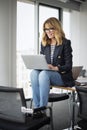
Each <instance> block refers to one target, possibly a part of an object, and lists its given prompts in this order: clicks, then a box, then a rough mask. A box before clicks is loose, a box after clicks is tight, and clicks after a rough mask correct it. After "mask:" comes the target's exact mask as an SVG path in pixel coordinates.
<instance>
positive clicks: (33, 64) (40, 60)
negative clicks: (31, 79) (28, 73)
mask: <svg viewBox="0 0 87 130" xmlns="http://www.w3.org/2000/svg"><path fill="white" fill-rule="evenodd" d="M22 59H23V61H24V64H25V66H26V67H27V69H38V70H49V68H48V65H47V62H46V59H45V55H22Z"/></svg>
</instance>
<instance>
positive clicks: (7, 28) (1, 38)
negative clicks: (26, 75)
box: [0, 0, 16, 85]
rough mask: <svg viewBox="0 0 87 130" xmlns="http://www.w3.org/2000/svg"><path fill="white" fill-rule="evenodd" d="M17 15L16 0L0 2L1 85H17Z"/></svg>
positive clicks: (2, 0) (0, 0) (1, 0)
mask: <svg viewBox="0 0 87 130" xmlns="http://www.w3.org/2000/svg"><path fill="white" fill-rule="evenodd" d="M15 14H16V0H0V85H15V59H16V58H15V53H14V52H15V43H16V15H15ZM13 16H14V17H13ZM13 48H14V49H13Z"/></svg>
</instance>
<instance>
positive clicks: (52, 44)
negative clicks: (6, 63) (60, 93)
mask: <svg viewBox="0 0 87 130" xmlns="http://www.w3.org/2000/svg"><path fill="white" fill-rule="evenodd" d="M40 53H41V54H44V55H45V56H46V61H47V63H48V67H49V68H50V69H51V70H50V71H49V70H33V71H32V72H31V85H32V91H33V101H34V107H35V108H38V107H42V106H47V103H48V95H49V91H50V85H58V86H69V87H70V86H71V87H72V86H73V85H74V80H73V77H72V48H71V42H70V40H68V39H66V38H65V34H64V31H63V29H62V27H61V24H60V22H59V21H58V19H56V18H54V17H51V18H49V19H47V20H46V21H45V22H44V24H43V35H42V42H41V52H40Z"/></svg>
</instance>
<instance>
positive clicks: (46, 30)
mask: <svg viewBox="0 0 87 130" xmlns="http://www.w3.org/2000/svg"><path fill="white" fill-rule="evenodd" d="M54 30H55V29H54V28H45V29H44V31H45V32H49V31H50V32H52V31H54Z"/></svg>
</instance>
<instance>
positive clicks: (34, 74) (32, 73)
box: [30, 70, 39, 79]
mask: <svg viewBox="0 0 87 130" xmlns="http://www.w3.org/2000/svg"><path fill="white" fill-rule="evenodd" d="M38 73H39V72H38V70H32V71H31V73H30V78H31V79H32V78H34V77H36V76H37V75H38Z"/></svg>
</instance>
